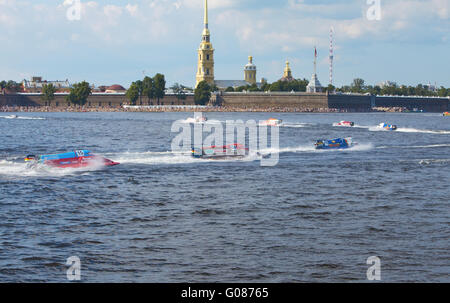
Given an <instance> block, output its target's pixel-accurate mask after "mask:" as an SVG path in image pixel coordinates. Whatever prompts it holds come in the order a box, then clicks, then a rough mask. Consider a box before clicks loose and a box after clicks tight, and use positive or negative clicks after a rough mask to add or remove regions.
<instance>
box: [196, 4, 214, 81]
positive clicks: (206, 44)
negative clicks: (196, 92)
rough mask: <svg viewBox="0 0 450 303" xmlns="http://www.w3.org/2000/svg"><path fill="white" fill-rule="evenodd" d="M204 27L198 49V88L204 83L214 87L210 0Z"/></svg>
mask: <svg viewBox="0 0 450 303" xmlns="http://www.w3.org/2000/svg"><path fill="white" fill-rule="evenodd" d="M204 25H205V27H204V29H203V34H202V42H201V43H200V48H199V49H198V68H197V77H196V78H197V82H196V84H195V86H196V87H197V85H198V84H199V83H200V82H202V81H206V82H208V84H209V85H214V49H213V46H212V43H211V33H210V32H209V28H208V0H205V19H204Z"/></svg>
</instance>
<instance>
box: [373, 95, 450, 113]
mask: <svg viewBox="0 0 450 303" xmlns="http://www.w3.org/2000/svg"><path fill="white" fill-rule="evenodd" d="M449 104H450V99H449V98H431V97H430V98H426V97H423V98H416V97H376V98H375V105H376V106H377V107H406V108H408V109H410V110H413V109H415V108H417V109H419V110H425V111H428V112H445V111H448V110H450V107H449Z"/></svg>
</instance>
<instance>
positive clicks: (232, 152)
mask: <svg viewBox="0 0 450 303" xmlns="http://www.w3.org/2000/svg"><path fill="white" fill-rule="evenodd" d="M247 151H248V148H245V146H244V145H242V144H236V143H235V144H229V145H224V146H209V147H203V148H201V149H200V148H192V157H194V158H197V159H217V160H223V159H228V158H244V157H245V156H246V152H247Z"/></svg>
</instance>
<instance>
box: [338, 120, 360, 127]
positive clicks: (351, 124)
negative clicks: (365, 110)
mask: <svg viewBox="0 0 450 303" xmlns="http://www.w3.org/2000/svg"><path fill="white" fill-rule="evenodd" d="M336 126H344V127H353V126H355V122H350V121H341V122H339V123H336Z"/></svg>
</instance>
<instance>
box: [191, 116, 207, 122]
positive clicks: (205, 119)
mask: <svg viewBox="0 0 450 303" xmlns="http://www.w3.org/2000/svg"><path fill="white" fill-rule="evenodd" d="M207 121H208V118H206V117H204V116H198V117H194V118H187V119H186V122H187V123H205V122H207Z"/></svg>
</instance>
